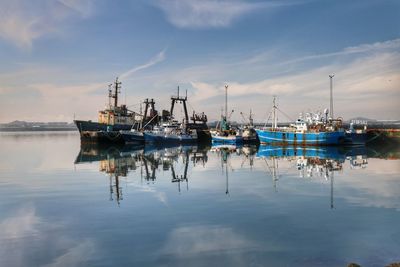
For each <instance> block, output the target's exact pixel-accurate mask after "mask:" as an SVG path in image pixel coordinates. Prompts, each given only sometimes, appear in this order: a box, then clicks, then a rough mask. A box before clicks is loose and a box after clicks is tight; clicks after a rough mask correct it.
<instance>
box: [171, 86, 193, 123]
mask: <svg viewBox="0 0 400 267" xmlns="http://www.w3.org/2000/svg"><path fill="white" fill-rule="evenodd" d="M186 101H187V90H186V95H185V97H183V96H182V97H181V96H179V86H178V95H177V96H171V109H170V116H171V118H172V116H173V113H174V106H175V103H182V104H183V109H184V112H185V120H186V123H188V122H189V114H188V111H187V106H186Z"/></svg>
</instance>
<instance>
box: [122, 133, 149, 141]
mask: <svg viewBox="0 0 400 267" xmlns="http://www.w3.org/2000/svg"><path fill="white" fill-rule="evenodd" d="M121 136H122V138H123V139H124V142H125V144H143V143H144V134H143V133H142V132H132V131H121Z"/></svg>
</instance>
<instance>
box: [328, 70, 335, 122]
mask: <svg viewBox="0 0 400 267" xmlns="http://www.w3.org/2000/svg"><path fill="white" fill-rule="evenodd" d="M333 77H335V74H331V75H329V79H330V85H331V86H330V109H331V110H330V117H331V119H333V92H332V87H333Z"/></svg>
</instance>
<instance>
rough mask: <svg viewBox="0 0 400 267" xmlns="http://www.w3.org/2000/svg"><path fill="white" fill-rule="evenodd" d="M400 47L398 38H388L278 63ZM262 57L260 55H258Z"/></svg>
mask: <svg viewBox="0 0 400 267" xmlns="http://www.w3.org/2000/svg"><path fill="white" fill-rule="evenodd" d="M399 49H400V39H394V40H388V41H383V42H376V43H372V44H361V45H358V46H351V47H346V48H344V49H343V50H341V51H338V52H332V53H325V54H317V55H308V56H304V57H299V58H295V59H291V60H289V61H284V62H281V63H280V64H292V63H297V62H301V61H306V60H315V59H323V58H329V57H338V56H347V55H352V54H360V53H377V52H381V51H388V50H399ZM260 58H262V57H260Z"/></svg>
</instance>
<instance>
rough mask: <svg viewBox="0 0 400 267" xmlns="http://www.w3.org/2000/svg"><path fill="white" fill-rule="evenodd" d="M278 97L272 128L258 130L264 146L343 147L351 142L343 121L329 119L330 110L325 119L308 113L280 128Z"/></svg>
mask: <svg viewBox="0 0 400 267" xmlns="http://www.w3.org/2000/svg"><path fill="white" fill-rule="evenodd" d="M277 110H278V107H277V105H276V97H274V100H273V109H272V113H273V124H272V127H263V128H261V129H256V131H257V134H258V138H259V139H260V142H261V143H263V144H271V145H295V146H296V145H298V146H320V145H342V144H346V143H348V142H349V139H348V138H347V137H346V133H345V131H344V129H343V127H342V119H341V118H338V119H333V118H332V117H329V118H328V109H325V111H324V113H325V117H324V116H321V114H320V113H306V114H305V118H303V115H302V114H301V115H300V117H299V118H298V119H297V120H296V121H295V123H291V124H290V125H289V127H278V122H277Z"/></svg>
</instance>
